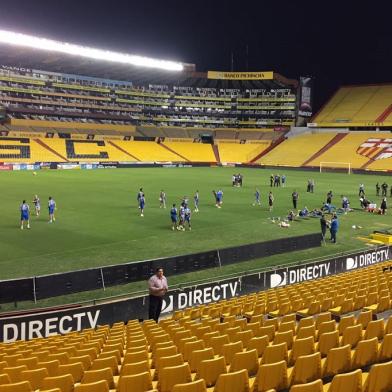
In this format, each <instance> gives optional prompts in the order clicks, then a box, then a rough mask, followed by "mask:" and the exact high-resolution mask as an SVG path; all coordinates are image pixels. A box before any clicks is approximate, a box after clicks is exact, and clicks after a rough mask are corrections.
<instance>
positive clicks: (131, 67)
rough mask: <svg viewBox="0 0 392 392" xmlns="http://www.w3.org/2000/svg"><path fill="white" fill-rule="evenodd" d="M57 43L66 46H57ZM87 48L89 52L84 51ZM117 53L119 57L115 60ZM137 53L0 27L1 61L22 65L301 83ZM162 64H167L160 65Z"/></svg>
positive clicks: (200, 80)
mask: <svg viewBox="0 0 392 392" xmlns="http://www.w3.org/2000/svg"><path fill="white" fill-rule="evenodd" d="M41 44H42V45H41ZM56 45H60V46H61V45H62V46H61V47H56ZM79 49H81V50H80V51H79ZM83 49H85V52H86V53H83ZM97 52H98V55H97ZM89 54H91V55H90V56H89ZM116 56H117V60H118V58H119V61H115V59H116ZM108 57H111V59H108ZM134 57H135V56H133V55H128V54H121V53H118V52H111V51H101V50H98V49H94V48H85V47H82V46H77V45H73V44H67V43H61V42H58V41H52V40H47V39H42V38H37V37H32V36H25V35H21V34H17V33H13V32H7V31H4V30H0V63H1V65H4V66H8V67H17V68H19V69H22V68H26V69H31V70H32V69H35V70H44V71H49V72H58V73H65V74H73V75H81V76H92V77H97V78H103V79H112V80H124V81H131V82H133V83H134V84H135V85H148V84H165V85H172V84H173V85H181V86H192V87H213V88H242V89H244V88H248V89H252V88H268V89H270V88H284V87H286V86H290V87H296V86H297V84H298V82H297V81H296V80H292V79H287V78H285V77H283V76H281V75H279V74H277V73H274V79H273V80H245V81H244V80H241V81H239V80H215V79H207V74H206V73H203V72H196V66H195V65H194V64H189V63H176V62H168V61H166V60H158V59H146V58H141V57H139V56H136V57H138V58H139V59H142V60H150V61H152V63H150V64H148V61H147V63H146V62H144V63H143V61H139V62H133V63H132V62H131V61H126V60H128V59H130V58H134ZM121 60H122V61H121ZM136 64H139V65H136ZM146 64H147V66H146ZM151 64H153V65H151ZM162 64H163V65H166V67H165V66H162V67H160V68H159V65H162Z"/></svg>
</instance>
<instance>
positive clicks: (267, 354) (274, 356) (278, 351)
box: [261, 343, 288, 364]
mask: <svg viewBox="0 0 392 392" xmlns="http://www.w3.org/2000/svg"><path fill="white" fill-rule="evenodd" d="M287 360H288V352H287V344H286V343H280V344H275V345H272V346H267V347H266V348H265V350H264V353H263V356H262V357H261V363H262V364H271V363H274V362H280V361H285V362H287Z"/></svg>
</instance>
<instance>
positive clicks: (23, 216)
mask: <svg viewBox="0 0 392 392" xmlns="http://www.w3.org/2000/svg"><path fill="white" fill-rule="evenodd" d="M19 209H20V228H21V229H22V230H23V223H24V222H26V224H27V228H28V229H30V206H29V205H28V204H27V203H26V200H23V202H22V204H21V205H20V207H19Z"/></svg>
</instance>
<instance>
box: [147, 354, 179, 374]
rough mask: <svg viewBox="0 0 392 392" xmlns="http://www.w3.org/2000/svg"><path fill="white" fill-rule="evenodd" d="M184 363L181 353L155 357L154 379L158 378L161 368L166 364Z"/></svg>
mask: <svg viewBox="0 0 392 392" xmlns="http://www.w3.org/2000/svg"><path fill="white" fill-rule="evenodd" d="M183 363H184V358H183V356H182V354H176V355H170V356H169V357H160V358H158V359H157V363H156V366H155V375H154V380H156V379H159V374H160V372H161V371H162V369H163V368H165V367H168V366H179V365H182V364H183Z"/></svg>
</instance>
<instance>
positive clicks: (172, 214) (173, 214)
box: [170, 204, 177, 230]
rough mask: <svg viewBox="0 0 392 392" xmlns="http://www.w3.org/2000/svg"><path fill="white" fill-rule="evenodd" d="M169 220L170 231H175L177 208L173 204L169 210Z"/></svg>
mask: <svg viewBox="0 0 392 392" xmlns="http://www.w3.org/2000/svg"><path fill="white" fill-rule="evenodd" d="M170 219H171V222H172V230H175V229H176V228H177V208H176V205H175V204H173V207H172V208H171V210H170Z"/></svg>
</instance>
